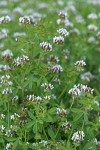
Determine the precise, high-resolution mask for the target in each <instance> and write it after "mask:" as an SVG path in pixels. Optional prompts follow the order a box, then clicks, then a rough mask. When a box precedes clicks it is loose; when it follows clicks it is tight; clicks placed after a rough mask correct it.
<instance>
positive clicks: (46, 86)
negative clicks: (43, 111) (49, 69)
mask: <svg viewBox="0 0 100 150" xmlns="http://www.w3.org/2000/svg"><path fill="white" fill-rule="evenodd" d="M41 87H43V88H44V90H52V89H53V88H54V86H53V85H52V84H51V83H49V84H48V83H43V84H42V85H41Z"/></svg>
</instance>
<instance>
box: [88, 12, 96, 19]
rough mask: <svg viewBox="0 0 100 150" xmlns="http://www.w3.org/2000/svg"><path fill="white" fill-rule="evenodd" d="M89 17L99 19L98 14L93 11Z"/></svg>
mask: <svg viewBox="0 0 100 150" xmlns="http://www.w3.org/2000/svg"><path fill="white" fill-rule="evenodd" d="M88 19H98V16H97V14H95V13H91V14H89V15H88Z"/></svg>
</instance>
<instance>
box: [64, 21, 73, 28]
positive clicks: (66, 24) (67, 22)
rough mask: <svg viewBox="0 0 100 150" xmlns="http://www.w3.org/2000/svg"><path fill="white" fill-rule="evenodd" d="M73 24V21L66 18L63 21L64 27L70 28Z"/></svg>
mask: <svg viewBox="0 0 100 150" xmlns="http://www.w3.org/2000/svg"><path fill="white" fill-rule="evenodd" d="M73 26H74V25H73V23H72V22H70V21H69V20H66V21H65V27H66V28H72V27H73Z"/></svg>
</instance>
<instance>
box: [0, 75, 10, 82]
mask: <svg viewBox="0 0 100 150" xmlns="http://www.w3.org/2000/svg"><path fill="white" fill-rule="evenodd" d="M9 79H10V76H9V75H5V76H1V78H0V81H1V83H5V82H8V80H9Z"/></svg>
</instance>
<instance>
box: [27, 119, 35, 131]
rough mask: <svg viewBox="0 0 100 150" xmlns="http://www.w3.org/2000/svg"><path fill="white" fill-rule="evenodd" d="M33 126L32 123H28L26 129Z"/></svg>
mask: <svg viewBox="0 0 100 150" xmlns="http://www.w3.org/2000/svg"><path fill="white" fill-rule="evenodd" d="M33 125H34V121H31V122H29V123H27V124H26V128H27V129H29V128H31V127H32V126H33Z"/></svg>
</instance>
